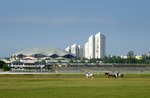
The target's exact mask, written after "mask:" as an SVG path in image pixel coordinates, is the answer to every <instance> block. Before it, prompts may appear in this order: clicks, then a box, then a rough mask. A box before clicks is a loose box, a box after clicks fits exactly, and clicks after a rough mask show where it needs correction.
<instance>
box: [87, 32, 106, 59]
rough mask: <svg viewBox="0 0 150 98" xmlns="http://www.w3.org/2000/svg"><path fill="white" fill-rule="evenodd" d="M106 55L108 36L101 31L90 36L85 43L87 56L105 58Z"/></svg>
mask: <svg viewBox="0 0 150 98" xmlns="http://www.w3.org/2000/svg"><path fill="white" fill-rule="evenodd" d="M105 55H106V38H105V35H103V34H102V33H101V32H98V33H97V34H96V35H95V36H93V35H92V36H90V37H89V39H88V42H87V43H86V44H85V58H88V59H92V58H98V59H100V58H104V56H105Z"/></svg>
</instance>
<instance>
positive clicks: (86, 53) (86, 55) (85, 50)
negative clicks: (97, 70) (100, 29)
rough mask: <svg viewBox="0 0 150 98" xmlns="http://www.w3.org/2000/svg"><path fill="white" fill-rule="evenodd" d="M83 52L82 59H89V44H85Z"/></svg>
mask: <svg viewBox="0 0 150 98" xmlns="http://www.w3.org/2000/svg"><path fill="white" fill-rule="evenodd" d="M84 52H85V53H84V57H85V58H89V44H88V42H86V43H85V46H84Z"/></svg>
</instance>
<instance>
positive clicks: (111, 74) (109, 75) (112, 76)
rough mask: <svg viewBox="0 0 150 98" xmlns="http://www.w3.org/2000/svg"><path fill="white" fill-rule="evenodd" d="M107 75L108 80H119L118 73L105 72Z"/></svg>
mask: <svg viewBox="0 0 150 98" xmlns="http://www.w3.org/2000/svg"><path fill="white" fill-rule="evenodd" d="M105 75H107V76H108V78H117V77H118V73H110V72H109V73H108V72H105Z"/></svg>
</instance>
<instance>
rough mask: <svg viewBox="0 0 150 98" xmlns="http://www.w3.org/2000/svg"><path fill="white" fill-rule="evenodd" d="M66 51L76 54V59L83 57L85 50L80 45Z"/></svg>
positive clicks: (74, 45) (70, 47)
mask: <svg viewBox="0 0 150 98" xmlns="http://www.w3.org/2000/svg"><path fill="white" fill-rule="evenodd" d="M65 51H67V52H69V53H72V54H75V55H76V58H80V57H83V49H82V48H81V46H80V45H77V44H73V45H72V46H68V47H67V48H66V49H65Z"/></svg>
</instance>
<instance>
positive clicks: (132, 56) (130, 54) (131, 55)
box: [127, 50, 135, 58]
mask: <svg viewBox="0 0 150 98" xmlns="http://www.w3.org/2000/svg"><path fill="white" fill-rule="evenodd" d="M127 57H128V58H134V57H135V55H134V51H133V50H130V51H129V52H128V54H127Z"/></svg>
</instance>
